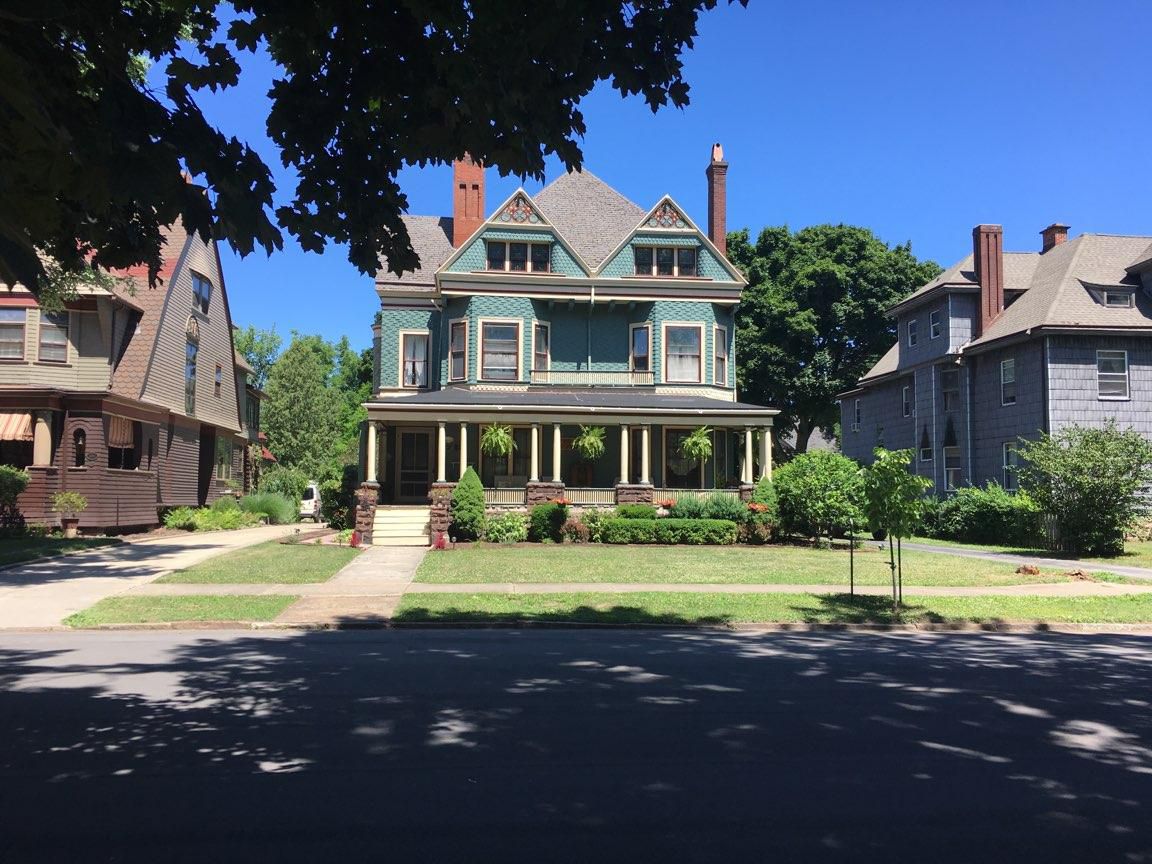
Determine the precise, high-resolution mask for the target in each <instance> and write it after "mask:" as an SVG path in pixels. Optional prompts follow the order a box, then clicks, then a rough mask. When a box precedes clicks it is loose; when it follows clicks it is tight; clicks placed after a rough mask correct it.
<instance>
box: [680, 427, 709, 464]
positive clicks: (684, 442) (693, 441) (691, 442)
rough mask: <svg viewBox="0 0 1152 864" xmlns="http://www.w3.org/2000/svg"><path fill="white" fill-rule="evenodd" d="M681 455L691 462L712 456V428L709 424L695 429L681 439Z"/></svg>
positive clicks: (701, 460)
mask: <svg viewBox="0 0 1152 864" xmlns="http://www.w3.org/2000/svg"><path fill="white" fill-rule="evenodd" d="M680 455H681V456H682V457H684V458H685V459H687V460H689V461H691V462H703V461H704V460H705V459H711V458H712V430H711V429H709V428H708V427H707V426H701V427H699V428H697V429H693V430H692V433H691V434H690V435H688V436H687V437H685V438H683V439H681V441H680Z"/></svg>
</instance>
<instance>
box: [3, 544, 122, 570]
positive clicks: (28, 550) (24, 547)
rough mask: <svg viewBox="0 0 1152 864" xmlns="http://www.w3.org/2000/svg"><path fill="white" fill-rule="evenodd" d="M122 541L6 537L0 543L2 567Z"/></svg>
mask: <svg viewBox="0 0 1152 864" xmlns="http://www.w3.org/2000/svg"><path fill="white" fill-rule="evenodd" d="M120 542H122V541H121V540H120V539H119V538H116V537H77V538H75V539H73V540H65V539H64V538H63V537H5V538H4V541H3V542H2V543H0V567H2V566H4V565H5V564H16V563H18V562H20V561H35V560H36V559H37V558H49V557H51V556H53V555H74V554H75V553H77V552H83V551H84V550H85V549H95V548H97V547H99V546H115V545H117V544H118V543H120Z"/></svg>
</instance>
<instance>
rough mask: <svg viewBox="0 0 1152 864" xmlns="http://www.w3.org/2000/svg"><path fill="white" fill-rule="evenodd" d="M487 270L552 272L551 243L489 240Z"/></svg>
mask: <svg viewBox="0 0 1152 864" xmlns="http://www.w3.org/2000/svg"><path fill="white" fill-rule="evenodd" d="M487 245H488V263H487V269H488V270H503V271H504V272H506V273H550V272H552V244H550V243H510V242H504V241H502V240H489V241H488V243H487Z"/></svg>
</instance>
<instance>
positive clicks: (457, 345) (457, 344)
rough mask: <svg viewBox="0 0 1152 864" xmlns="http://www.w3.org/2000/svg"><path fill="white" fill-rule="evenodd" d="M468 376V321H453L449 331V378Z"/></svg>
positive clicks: (459, 378)
mask: <svg viewBox="0 0 1152 864" xmlns="http://www.w3.org/2000/svg"><path fill="white" fill-rule="evenodd" d="M467 377H468V322H467V321H453V322H452V326H451V328H450V333H449V346H448V380H449V381H463V380H464V379H465V378H467Z"/></svg>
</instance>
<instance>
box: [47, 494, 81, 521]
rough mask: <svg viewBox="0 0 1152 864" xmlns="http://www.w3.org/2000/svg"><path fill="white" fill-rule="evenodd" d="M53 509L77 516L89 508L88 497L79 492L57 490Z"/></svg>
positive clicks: (53, 500) (53, 498)
mask: <svg viewBox="0 0 1152 864" xmlns="http://www.w3.org/2000/svg"><path fill="white" fill-rule="evenodd" d="M52 509H53V511H55V512H56V513H68V514H71V515H73V516H76V515H78V514H80V513H83V512H84V511H85V510H87V509H88V499H87V498H85V497H84V496H83V495H81V494H80V493H79V492H57V493H56V494H55V495H53V496H52Z"/></svg>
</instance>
